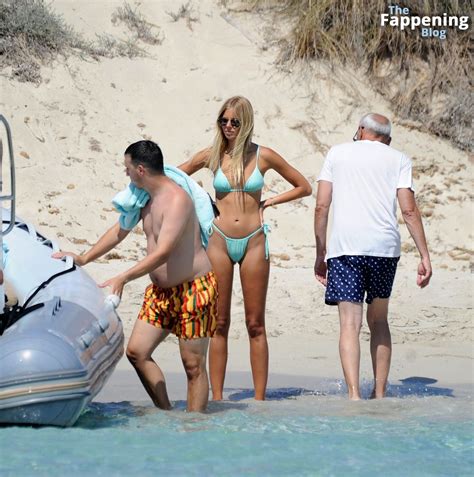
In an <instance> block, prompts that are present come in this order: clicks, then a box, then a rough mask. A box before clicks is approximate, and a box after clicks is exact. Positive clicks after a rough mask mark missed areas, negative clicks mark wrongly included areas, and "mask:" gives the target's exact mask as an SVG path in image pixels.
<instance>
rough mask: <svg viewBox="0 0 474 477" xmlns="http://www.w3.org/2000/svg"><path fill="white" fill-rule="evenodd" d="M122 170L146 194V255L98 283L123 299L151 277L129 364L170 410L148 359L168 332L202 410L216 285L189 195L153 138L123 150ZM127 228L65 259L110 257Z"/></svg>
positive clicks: (193, 403) (196, 407)
mask: <svg viewBox="0 0 474 477" xmlns="http://www.w3.org/2000/svg"><path fill="white" fill-rule="evenodd" d="M124 163H125V170H126V174H127V176H129V177H130V180H131V182H132V183H133V184H134V185H135V186H137V187H139V188H141V189H144V190H145V191H146V192H148V194H149V195H150V200H149V201H148V203H147V204H146V206H145V207H144V208H143V209H142V211H141V218H142V220H143V230H144V232H145V235H146V239H147V256H146V257H145V258H144V259H143V260H140V261H139V262H138V263H137V264H136V265H134V266H133V267H132V268H130V269H128V270H126V271H125V272H123V273H121V274H119V275H117V276H115V277H113V278H111V279H110V280H107V281H106V282H104V283H103V284H102V285H100V286H101V287H111V290H112V293H114V294H116V295H119V296H121V295H122V291H123V287H124V285H125V284H126V283H127V282H129V281H131V280H135V279H137V278H139V277H142V276H144V275H146V274H149V276H150V279H151V282H152V283H151V284H150V285H149V286H148V287H147V289H146V291H145V297H144V301H143V306H142V308H141V310H140V313H139V315H138V319H137V321H136V323H135V327H134V328H133V332H132V335H131V337H130V340H129V343H128V347H127V357H128V359H129V360H130V362H131V363H132V365H133V366H134V368H135V370H136V371H137V373H138V376H139V378H140V380H141V381H142V383H143V385H144V387H145V389H146V391H147V392H148V394H149V395H150V397H151V399H152V400H153V403H154V404H155V405H156V406H158V407H159V408H161V409H170V408H171V404H170V401H169V398H168V394H167V392H166V385H165V378H164V376H163V373H162V371H161V369H160V368H159V366H158V365H157V364H156V362H155V361H154V360H153V358H152V356H151V355H152V353H153V351H154V350H155V349H156V347H157V346H158V345H159V344H160V343H161V342H162V341H163V340H164V339H165V338H166V337H167V336H168V334H169V333H170V332H173V333H174V334H175V335H176V336H177V337H178V338H179V349H180V353H181V359H182V362H183V365H184V369H185V371H186V376H187V379H188V401H187V403H188V404H187V409H188V411H204V410H205V409H206V406H207V402H208V394H209V383H208V377H207V371H206V354H207V348H208V342H209V337H211V336H212V335H213V334H214V330H215V328H216V314H217V311H216V300H217V284H216V279H215V275H214V273H213V272H212V270H211V265H210V262H209V260H208V258H207V255H206V252H205V250H204V249H203V247H202V244H201V238H200V228H199V222H198V220H197V217H196V212H195V209H194V204H193V202H192V200H191V198H190V197H189V196H188V194H187V193H186V192H185V191H184V190H183V189H182V188H181V187H179V186H178V185H177V184H176V183H175V182H173V181H172V180H171V179H169V178H168V177H166V176H165V175H164V171H163V156H162V153H161V150H160V148H159V147H158V145H157V144H155V143H154V142H152V141H139V142H136V143H134V144H132V145H130V146H129V147H128V148H127V150H126V151H125V158H124ZM128 233H129V231H128V230H124V229H122V228H120V224H119V223H117V224H115V225H114V226H113V227H112V228H110V229H109V230H108V231H107V232H106V233H105V234H104V235H103V236H102V237H101V238H100V239H99V241H98V242H97V243H96V244H95V245H94V246H93V247H92V248H91V249H90V250H89V251H88V252H86V253H85V254H83V255H76V254H73V253H70V252H59V253H56V254H55V255H54V256H55V257H56V258H61V257H62V256H64V255H70V256H72V257H73V258H74V261H75V263H76V264H78V265H85V264H87V263H89V262H91V261H93V260H95V259H97V258H99V257H101V256H102V255H104V254H106V253H107V252H109V251H110V250H111V249H113V248H114V247H115V246H116V245H118V244H119V243H120V242H121V241H122V240H123V239H124V238H125V237H126V236H127V235H128Z"/></svg>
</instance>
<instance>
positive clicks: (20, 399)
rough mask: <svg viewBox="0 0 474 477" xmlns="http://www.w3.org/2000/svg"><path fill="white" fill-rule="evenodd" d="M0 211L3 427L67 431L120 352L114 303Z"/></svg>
mask: <svg viewBox="0 0 474 477" xmlns="http://www.w3.org/2000/svg"><path fill="white" fill-rule="evenodd" d="M5 197H6V196H1V197H0V199H5ZM12 202H13V200H12ZM1 212H2V222H3V229H2V234H1V238H2V239H3V246H2V247H0V249H1V251H2V252H3V254H4V255H5V256H4V257H3V264H2V265H3V278H4V280H3V281H4V288H3V285H2V298H3V293H4V292H5V293H6V304H5V306H4V308H3V313H1V314H0V424H29V425H55V426H71V425H73V424H74V423H75V422H76V420H77V418H78V417H79V415H80V414H81V412H82V411H83V409H84V407H85V406H86V405H87V404H88V403H89V402H90V401H91V400H92V399H93V397H94V396H95V395H96V394H97V393H98V392H99V391H100V390H101V389H102V387H103V385H104V383H105V382H106V380H107V378H108V377H109V376H110V374H111V373H112V371H113V370H114V368H115V365H116V364H117V362H118V361H119V359H120V358H121V356H122V354H123V341H124V337H123V329H122V323H121V321H120V318H119V317H118V315H117V313H116V307H117V306H118V301H119V299H118V297H116V296H110V297H107V298H105V297H104V294H103V291H102V290H101V289H100V288H99V287H98V286H97V284H96V283H95V282H94V281H93V280H92V278H91V277H89V275H88V274H87V273H86V272H85V271H84V270H83V269H81V268H80V267H76V266H75V265H74V263H73V261H72V259H71V257H65V258H64V259H61V260H59V259H54V258H52V257H51V254H52V253H54V252H56V251H58V250H59V247H58V246H57V244H56V243H55V242H53V241H51V240H48V239H46V238H45V237H44V236H42V235H41V234H39V233H38V232H37V231H36V230H35V229H34V227H33V226H32V225H30V224H28V223H25V222H24V221H23V220H21V219H20V218H18V217H15V216H14V214H12V210H7V209H4V208H2V209H1ZM5 231H8V234H5ZM0 263H1V262H0Z"/></svg>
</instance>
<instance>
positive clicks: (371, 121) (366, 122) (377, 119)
mask: <svg viewBox="0 0 474 477" xmlns="http://www.w3.org/2000/svg"><path fill="white" fill-rule="evenodd" d="M359 126H361V127H363V128H365V129H368V130H369V131H371V132H373V133H374V134H376V135H377V136H385V137H390V132H391V130H392V125H391V124H390V121H389V120H388V119H387V118H386V117H385V116H381V115H380V114H375V113H369V114H366V115H365V116H363V117H362V119H361V120H360V123H359Z"/></svg>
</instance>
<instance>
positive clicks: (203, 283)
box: [138, 271, 217, 339]
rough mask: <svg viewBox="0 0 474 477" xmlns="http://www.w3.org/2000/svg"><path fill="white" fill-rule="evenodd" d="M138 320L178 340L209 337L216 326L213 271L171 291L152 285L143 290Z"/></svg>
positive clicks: (215, 286) (215, 287)
mask: <svg viewBox="0 0 474 477" xmlns="http://www.w3.org/2000/svg"><path fill="white" fill-rule="evenodd" d="M138 319H139V320H143V321H146V322H148V323H150V324H151V325H154V326H156V327H158V328H163V329H164V330H169V331H171V332H172V333H174V334H175V335H176V336H177V337H178V338H183V339H192V338H206V337H211V336H212V335H213V334H214V331H215V330H216V324H217V321H216V320H217V281H216V276H215V274H214V272H212V271H211V272H209V273H208V274H207V275H204V276H202V277H200V278H196V279H194V280H192V281H190V282H185V283H182V284H181V285H177V286H175V287H171V288H160V287H158V286H156V285H154V284H153V283H152V284H151V285H149V286H148V287H147V289H146V290H145V297H144V299H143V305H142V309H141V310H140V312H139V314H138Z"/></svg>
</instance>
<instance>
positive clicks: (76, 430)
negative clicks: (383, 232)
mask: <svg viewBox="0 0 474 477" xmlns="http://www.w3.org/2000/svg"><path fill="white" fill-rule="evenodd" d="M470 392H471V391H470V389H465V390H464V391H463V392H460V393H458V392H454V391H453V390H452V389H445V388H435V387H430V386H426V385H425V384H421V385H420V383H413V385H410V383H405V384H404V386H402V387H400V389H397V388H396V387H395V388H394V387H392V388H391V390H390V393H389V394H390V395H391V396H392V397H388V398H387V399H384V400H378V401H371V400H362V401H359V402H350V401H348V400H347V399H346V398H345V395H344V393H342V391H338V390H337V386H336V384H335V383H332V384H328V385H327V386H326V390H325V391H320V390H319V391H312V390H307V389H302V388H283V389H273V390H270V391H269V399H268V400H267V401H265V402H256V401H254V400H252V399H249V397H248V396H249V392H248V391H246V390H235V391H233V392H231V393H230V394H229V396H228V398H229V399H228V400H227V401H225V402H216V403H210V405H209V411H208V412H207V413H206V414H195V413H186V412H185V402H184V401H179V402H177V403H175V409H174V410H173V411H170V412H162V411H159V410H157V409H155V408H154V407H152V406H151V405H150V404H148V403H144V402H139V403H133V402H128V401H124V402H113V403H112V402H108V403H107V402H106V403H92V404H91V405H90V406H89V407H88V408H87V409H86V411H85V412H84V413H83V414H82V415H81V417H80V418H79V420H78V422H77V423H76V425H75V426H74V427H72V428H68V429H60V428H53V427H43V428H32V427H3V428H0V459H1V461H0V475H1V476H2V477H6V476H15V477H17V476H28V475H32V476H48V477H49V476H67V477H72V476H95V475H102V476H121V475H127V476H134V475H137V476H152V475H153V476H158V475H169V476H181V475H183V476H214V475H215V476H243V475H250V476H266V475H268V476H290V475H291V476H293V475H295V476H306V475H307V476H318V475H322V476H329V475H335V476H345V475H351V476H352V475H353V476H358V475H361V476H366V475H377V474H379V473H381V474H384V475H385V476H418V475H420V476H426V475H428V476H431V475H433V476H435V475H436V476H441V475H442V476H463V475H466V476H468V475H469V476H470V475H473V473H474V449H473V432H474V423H473V401H472V398H471V394H470Z"/></svg>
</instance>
